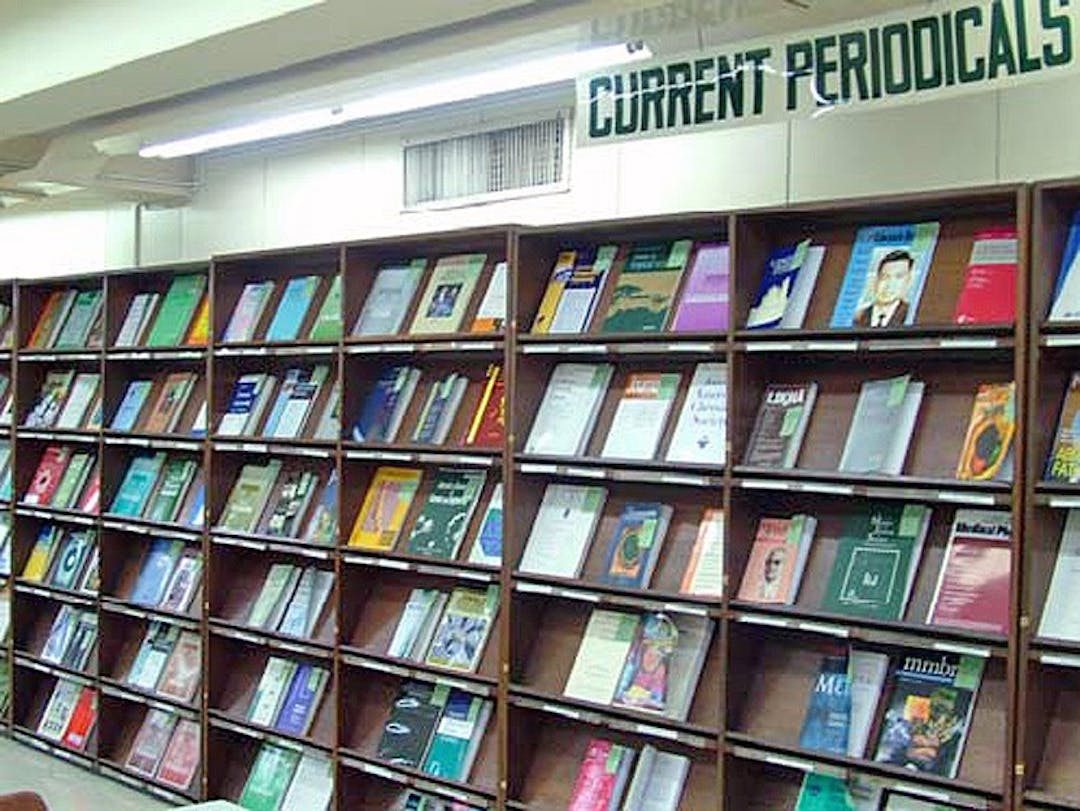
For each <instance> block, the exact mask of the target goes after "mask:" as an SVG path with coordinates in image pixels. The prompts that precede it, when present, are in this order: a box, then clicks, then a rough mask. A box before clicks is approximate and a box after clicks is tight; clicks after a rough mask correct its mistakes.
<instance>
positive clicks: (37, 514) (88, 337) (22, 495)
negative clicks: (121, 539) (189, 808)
mask: <svg viewBox="0 0 1080 811" xmlns="http://www.w3.org/2000/svg"><path fill="white" fill-rule="evenodd" d="M104 295H105V281H104V277H103V275H102V274H85V275H81V276H74V277H67V278H59V279H55V278H50V279H46V280H42V281H20V282H18V283H17V285H16V299H17V303H16V318H17V324H16V329H15V336H14V341H15V345H16V347H17V348H16V350H15V356H16V361H15V366H16V368H15V375H14V377H15V404H14V410H13V414H12V417H13V422H12V424H13V444H14V464H13V468H12V470H13V475H12V502H13V505H14V521H13V532H12V556H11V564H12V575H13V580H14V604H13V606H12V608H13V611H12V619H13V625H14V627H13V642H14V645H13V648H14V673H13V680H12V705H11V711H12V725H13V731H14V735H15V737H16V739H17V740H23V741H25V742H27V743H30V744H31V745H34V746H37V747H38V748H40V749H42V750H44V751H49V752H52V753H54V754H56V755H58V756H60V757H63V758H65V759H67V760H69V761H71V762H74V763H77V764H79V765H82V766H85V767H88V768H93V767H94V766H95V763H96V759H97V733H96V729H97V727H95V730H94V731H93V732H91V734H90V736H89V738H88V739H86V740H82V741H81V742H80V745H76V746H73V747H68V746H66V745H65V743H64V742H63V741H62V738H63V735H64V732H65V730H64V729H58V730H55V731H54V730H45V734H42V732H40V731H39V729H41V723H42V720H43V716H44V715H45V713H46V710H47V708H48V704H49V702H50V700H51V697H52V696H53V694H54V692H56V691H59V690H61V689H62V688H63V687H65V686H68V685H71V684H74V685H76V686H77V687H74V688H70V689H71V690H75V689H79V690H82V691H85V690H86V689H89V690H90V691H92V696H93V698H92V700H93V701H97V702H100V693H99V690H98V682H97V661H96V654H95V653H94V652H93V651H91V653H90V655H89V656H88V657H86V660H85V661H84V662H81V663H75V664H77V665H78V666H77V667H73V666H71V663H69V662H67V661H65V660H62V659H61V658H60V657H59V656H57V655H53V652H52V651H47V650H45V647H46V643H47V641H48V639H49V637H50V635H51V634H50V630H51V627H52V625H53V623H54V620H57V618H58V616H59V615H60V614H61V612H63V613H64V614H67V615H70V614H72V613H74V612H78V614H79V615H80V616H82V615H84V614H86V615H89V616H92V617H93V619H94V620H96V619H97V613H98V600H97V594H96V590H90V589H88V590H85V591H84V590H82V589H80V588H78V585H76V584H70V587H68V588H60V587H54V586H52V585H51V581H50V580H49V578H48V574H49V573H48V572H38V573H37V574H36V575H32V574H31V573H30V571H29V567H28V564H29V563H30V562H31V561H30V559H31V557H32V552H33V551H34V548H35V546H36V539H37V537H38V536H39V534H43V533H47V532H50V531H54V532H56V533H58V534H59V533H62V532H67V531H72V532H80V531H81V532H88V533H89V537H90V538H91V539H93V537H94V535H95V534H96V531H97V519H96V516H92V515H89V514H85V513H79V512H77V511H75V510H73V509H72V510H68V509H55V508H53V507H51V506H49V505H48V504H38V503H36V502H37V500H36V499H32V498H30V497H29V496H28V492H29V491H30V490H31V488H32V487H33V486H34V484H35V479H36V478H37V470H38V466H39V463H41V461H42V459H43V456H44V455H45V454H46V451H50V452H51V451H53V450H55V449H59V450H60V453H61V454H62V456H63V458H71V457H73V456H74V455H75V454H76V453H79V454H85V455H86V457H88V459H89V461H90V466H93V465H94V464H95V463H96V462H97V461H98V460H100V447H99V434H100V432H99V431H98V430H96V429H85V428H83V427H82V425H83V421H82V420H80V421H79V423H78V424H77V425H75V426H73V427H72V428H70V429H64V430H59V429H56V428H55V425H56V422H57V420H58V413H57V412H58V403H55V402H54V403H52V404H48V405H47V406H46V407H44V408H42V407H41V404H42V402H43V401H44V400H45V399H46V398H45V397H39V393H43V390H44V388H45V386H44V384H45V381H46V378H47V377H48V376H49V375H50V374H59V375H64V376H67V377H68V378H69V379H70V378H72V377H73V376H75V375H90V376H93V375H97V376H98V381H99V382H100V379H101V375H102V372H103V357H104V355H103V347H102V334H103V333H102V319H103V318H104V313H103V303H104V302H103V299H104ZM76 309H81V311H82V315H81V317H80V321H81V326H78V328H75V329H72V330H70V332H69V334H66V335H64V334H62V333H63V332H64V331H66V330H67V327H66V325H67V323H68V322H69V321H73V320H75V316H76V313H75V311H76ZM50 313H51V314H52V315H51V316H50ZM46 412H47V413H46ZM28 499H29V501H28ZM91 543H93V540H91ZM95 647H96V646H95Z"/></svg>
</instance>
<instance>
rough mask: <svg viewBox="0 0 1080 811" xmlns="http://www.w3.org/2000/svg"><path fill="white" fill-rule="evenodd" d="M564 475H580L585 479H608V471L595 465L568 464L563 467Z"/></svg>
mask: <svg viewBox="0 0 1080 811" xmlns="http://www.w3.org/2000/svg"><path fill="white" fill-rule="evenodd" d="M562 473H563V475H564V476H580V477H581V478H583V479H606V478H607V477H608V473H607V471H606V470H602V469H600V468H593V467H572V466H570V465H566V466H565V467H563V469H562Z"/></svg>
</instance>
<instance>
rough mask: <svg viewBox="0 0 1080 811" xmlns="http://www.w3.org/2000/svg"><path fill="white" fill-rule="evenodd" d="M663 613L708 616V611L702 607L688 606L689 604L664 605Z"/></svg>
mask: <svg viewBox="0 0 1080 811" xmlns="http://www.w3.org/2000/svg"><path fill="white" fill-rule="evenodd" d="M663 610H664V611H671V612H673V613H675V614H693V615H695V616H698V617H707V616H709V609H707V608H706V607H705V606H703V605H690V604H689V603H664V607H663Z"/></svg>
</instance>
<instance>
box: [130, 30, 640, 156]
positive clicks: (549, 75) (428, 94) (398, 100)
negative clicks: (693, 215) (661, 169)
mask: <svg viewBox="0 0 1080 811" xmlns="http://www.w3.org/2000/svg"><path fill="white" fill-rule="evenodd" d="M651 56H652V54H651V52H650V51H649V49H648V48H647V47H646V46H644V45H641V44H620V45H606V46H603V47H599V48H590V49H588V50H584V51H573V52H570V53H562V54H556V55H554V56H545V57H538V58H536V59H530V60H526V61H524V62H518V63H516V64H513V65H509V66H507V67H503V68H493V69H491V70H486V71H481V72H479V73H473V74H469V75H467V76H461V77H458V78H456V79H446V80H443V81H439V82H433V83H431V84H426V85H421V86H419V87H412V88H407V89H404V90H392V91H389V92H386V93H379V94H377V95H374V96H370V97H368V98H365V99H358V100H357V101H354V102H349V103H347V104H344V105H342V106H340V107H333V108H323V109H320V110H310V111H308V112H303V113H293V114H290V115H283V116H277V117H275V118H268V119H264V120H263V121H256V122H253V123H251V124H245V125H243V126H239V127H230V128H228V129H222V130H215V131H213V132H208V133H204V134H202V135H193V136H191V137H189V138H180V139H177V140H175V141H166V142H163V143H158V144H151V145H149V146H145V147H143V148H142V149H140V150H139V155H140V156H142V157H144V158H179V157H182V156H184V155H196V154H199V153H201V152H209V151H210V150H213V149H222V148H224V147H229V146H237V145H239V144H247V143H252V142H254V141H264V140H266V139H268V138H280V137H282V136H285V135H296V134H297V133H301V132H311V131H313V130H320V129H325V128H327V127H334V126H337V125H339V124H345V123H347V122H350V121H359V120H361V119H365V118H377V117H379V116H386V115H395V114H398V113H404V112H408V111H411V110H422V109H424V108H426V107H434V106H437V105H440V104H453V103H455V102H460V101H468V100H470V99H477V98H482V97H483V96H491V95H494V94H496V93H506V92H508V91H511V90H521V89H523V88H528V87H541V86H543V85H548V84H555V83H556V82H564V81H568V80H570V79H574V78H576V77H577V76H578V75H580V74H582V73H587V72H589V71H593V70H596V69H598V68H602V67H607V66H609V65H618V64H625V63H626V62H636V61H639V60H642V59H648V58H649V57H651Z"/></svg>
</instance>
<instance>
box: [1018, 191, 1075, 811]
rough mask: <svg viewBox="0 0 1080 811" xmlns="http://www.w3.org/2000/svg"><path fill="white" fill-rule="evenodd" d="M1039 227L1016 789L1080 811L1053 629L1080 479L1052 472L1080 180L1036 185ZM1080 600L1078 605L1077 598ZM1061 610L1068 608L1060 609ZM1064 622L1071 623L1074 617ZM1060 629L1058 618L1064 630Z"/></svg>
mask: <svg viewBox="0 0 1080 811" xmlns="http://www.w3.org/2000/svg"><path fill="white" fill-rule="evenodd" d="M1032 195H1033V200H1032V230H1031V309H1030V312H1031V323H1030V329H1029V346H1030V358H1029V366H1028V370H1029V377H1028V403H1029V409H1028V431H1029V435H1030V437H1031V439H1030V443H1029V455H1028V462H1027V469H1026V475H1027V487H1026V492H1025V494H1024V496H1025V508H1026V512H1027V518H1026V526H1027V531H1026V533H1025V545H1024V560H1023V564H1024V570H1023V575H1024V576H1023V584H1022V585H1023V592H1022V597H1021V605H1020V622H1019V638H1020V659H1019V665H1018V667H1019V677H1020V678H1019V681H1018V690H1019V695H1018V702H1019V708H1020V712H1019V716H1018V720H1019V724H1020V733H1019V734H1020V740H1019V749H1018V754H1017V762H1018V764H1019V766H1018V770H1017V774H1018V778H1019V786H1018V791H1022V792H1023V801H1024V802H1025V804H1026V807H1028V808H1040V809H1041V808H1080V780H1078V779H1077V769H1076V757H1075V752H1076V743H1077V741H1078V738H1077V715H1076V706H1077V703H1076V696H1077V691H1078V690H1080V669H1078V668H1080V639H1078V638H1076V637H1075V636H1071V638H1069V637H1067V636H1066V634H1067V633H1068V632H1067V631H1060V630H1057V629H1055V628H1053V627H1052V626H1050V625H1049V624H1047V625H1046V626H1045V627H1044V625H1043V623H1044V621H1045V620H1046V619H1047V617H1045V616H1044V614H1046V613H1047V612H1048V609H1049V606H1048V598H1049V595H1050V584H1051V577H1052V575H1053V573H1054V570H1055V562H1056V561H1057V559H1058V554H1059V547H1062V549H1061V552H1062V553H1063V554H1064V553H1065V552H1066V549H1065V548H1064V547H1065V545H1066V541H1065V530H1066V521H1067V519H1068V518H1069V516H1072V515H1073V514H1074V512H1073V511H1074V510H1075V509H1076V508H1077V507H1080V489H1078V488H1077V485H1076V484H1070V479H1071V481H1073V482H1075V481H1076V478H1075V476H1073V475H1071V474H1069V473H1068V472H1064V473H1063V474H1061V475H1056V474H1055V473H1054V471H1052V469H1051V468H1052V467H1053V466H1052V465H1051V458H1050V457H1051V454H1052V450H1053V446H1054V437H1055V430H1056V427H1057V425H1058V420H1059V418H1060V416H1061V414H1062V409H1063V403H1064V401H1065V399H1066V394H1067V392H1068V390H1069V383H1070V379H1071V377H1072V375H1073V373H1074V372H1076V371H1078V370H1080V331H1078V329H1077V324H1076V323H1075V322H1072V323H1069V322H1068V321H1052V320H1051V319H1050V315H1051V304H1052V302H1053V299H1054V291H1055V280H1056V279H1057V277H1058V269H1059V267H1060V265H1061V262H1062V258H1063V256H1064V254H1065V251H1066V243H1067V240H1068V237H1069V225H1070V220H1071V219H1072V216H1073V212H1074V211H1075V210H1076V209H1077V207H1078V206H1080V182H1078V181H1077V180H1075V179H1073V180H1064V181H1060V182H1052V183H1045V184H1041V185H1037V186H1035V187H1034V189H1033V192H1032ZM1073 599H1075V598H1073ZM1059 611H1060V607H1059ZM1065 619H1066V621H1067V620H1068V619H1070V617H1068V615H1066V618H1065ZM1061 624H1065V623H1062V622H1060V618H1059V627H1060V625H1061Z"/></svg>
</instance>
